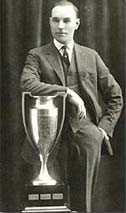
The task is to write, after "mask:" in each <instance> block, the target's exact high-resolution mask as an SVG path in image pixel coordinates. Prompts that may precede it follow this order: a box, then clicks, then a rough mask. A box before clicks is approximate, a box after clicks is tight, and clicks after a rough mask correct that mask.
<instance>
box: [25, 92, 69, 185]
mask: <svg viewBox="0 0 126 213" xmlns="http://www.w3.org/2000/svg"><path fill="white" fill-rule="evenodd" d="M58 97H60V98H61V99H62V101H60V104H61V103H62V105H60V106H58V104H57V105H56V99H58ZM65 98H66V93H57V94H56V95H54V96H33V95H32V94H31V93H29V92H24V93H23V95H22V114H23V124H24V127H25V132H26V135H27V138H28V140H29V143H30V144H31V146H32V147H33V148H34V149H35V151H36V152H37V153H38V155H39V157H40V162H41V168H40V172H39V174H38V176H37V177H36V178H35V179H34V180H33V181H32V184H33V185H35V186H36V185H55V184H56V183H57V182H56V180H54V179H53V178H52V177H51V176H50V175H49V172H48V169H47V162H48V158H49V155H50V153H51V152H52V150H54V149H55V147H56V145H57V143H58V140H59V137H60V134H61V131H62V127H63V123H64V117H65V116H64V115H65ZM61 106H62V107H61ZM60 108H62V110H61V113H59V111H60Z"/></svg>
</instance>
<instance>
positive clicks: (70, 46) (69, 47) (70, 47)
mask: <svg viewBox="0 0 126 213" xmlns="http://www.w3.org/2000/svg"><path fill="white" fill-rule="evenodd" d="M53 42H54V45H55V47H56V48H57V49H58V51H59V52H60V54H61V55H63V49H62V47H63V46H66V51H67V53H68V57H69V61H70V62H71V59H72V53H73V47H74V41H71V42H69V44H67V45H64V44H62V43H60V42H59V41H57V40H56V39H54V41H53Z"/></svg>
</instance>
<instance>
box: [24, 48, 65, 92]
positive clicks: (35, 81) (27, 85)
mask: <svg viewBox="0 0 126 213" xmlns="http://www.w3.org/2000/svg"><path fill="white" fill-rule="evenodd" d="M43 69H45V70H46V69H47V68H46V66H45V67H43ZM42 74H43V73H41V71H40V64H39V56H38V55H36V54H34V53H33V51H30V52H29V54H28V56H27V58H26V62H25V66H24V69H23V72H22V75H21V89H22V91H28V92H31V93H32V94H33V95H49V94H50V95H53V94H54V93H56V92H66V91H67V88H66V87H64V86H61V85H58V84H54V82H51V77H50V82H49V83H45V82H44V81H41V75H42Z"/></svg>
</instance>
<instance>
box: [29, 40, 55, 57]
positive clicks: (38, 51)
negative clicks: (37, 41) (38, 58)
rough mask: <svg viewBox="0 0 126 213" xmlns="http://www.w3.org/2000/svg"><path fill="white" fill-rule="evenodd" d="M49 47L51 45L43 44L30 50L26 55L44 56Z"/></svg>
mask: <svg viewBox="0 0 126 213" xmlns="http://www.w3.org/2000/svg"><path fill="white" fill-rule="evenodd" d="M50 47H51V43H49V44H45V45H43V46H40V47H36V48H33V49H30V50H29V52H28V53H29V54H33V55H41V54H44V53H45V52H46V51H47V50H48V49H49V48H50Z"/></svg>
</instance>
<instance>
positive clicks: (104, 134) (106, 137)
mask: <svg viewBox="0 0 126 213" xmlns="http://www.w3.org/2000/svg"><path fill="white" fill-rule="evenodd" d="M98 129H99V130H100V131H101V132H102V134H103V136H104V138H105V139H106V140H109V137H108V135H107V133H106V132H105V130H104V129H102V128H101V127H98Z"/></svg>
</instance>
